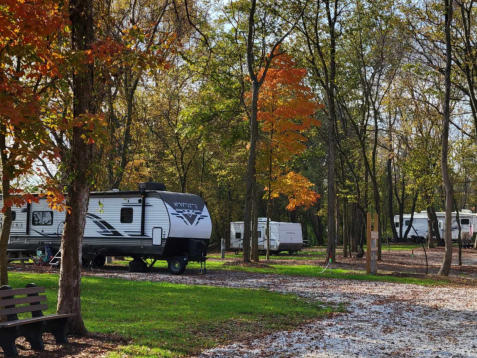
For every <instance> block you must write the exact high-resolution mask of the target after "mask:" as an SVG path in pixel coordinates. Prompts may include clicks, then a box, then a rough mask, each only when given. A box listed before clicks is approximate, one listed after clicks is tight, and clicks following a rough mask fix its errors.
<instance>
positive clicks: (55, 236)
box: [0, 183, 212, 274]
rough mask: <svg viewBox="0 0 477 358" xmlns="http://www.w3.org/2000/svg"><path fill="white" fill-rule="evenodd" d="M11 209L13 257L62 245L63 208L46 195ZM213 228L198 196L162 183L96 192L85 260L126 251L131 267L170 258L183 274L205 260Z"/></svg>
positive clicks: (86, 232)
mask: <svg viewBox="0 0 477 358" xmlns="http://www.w3.org/2000/svg"><path fill="white" fill-rule="evenodd" d="M157 188H159V189H162V190H157ZM0 204H1V200H0ZM12 210H13V214H12V216H13V223H12V229H11V234H10V239H9V242H8V253H9V256H10V257H15V256H19V255H20V254H21V255H22V256H24V255H28V254H30V255H35V254H36V252H37V250H38V249H44V248H45V247H48V248H49V250H50V251H52V252H53V251H54V252H57V251H58V250H59V248H60V242H61V235H62V232H63V224H64V220H65V213H64V212H58V211H54V210H52V209H51V208H50V207H49V206H48V203H47V201H46V199H44V198H40V199H39V201H38V203H35V202H33V203H29V204H26V205H23V206H22V207H13V208H12ZM211 232H212V222H211V219H210V215H209V212H208V210H207V207H206V205H205V203H204V201H203V200H202V198H200V197H199V196H197V195H193V194H184V193H173V192H169V191H165V188H164V186H163V185H162V186H161V185H159V184H158V183H145V184H142V185H140V190H138V191H106V192H93V193H91V194H90V200H89V206H88V212H87V214H86V225H85V230H84V237H83V246H82V253H83V263H84V264H89V263H91V264H92V265H94V266H97V267H99V266H102V265H104V263H105V258H106V256H128V257H132V258H133V261H131V262H130V264H129V268H130V270H131V271H144V270H146V268H147V265H146V263H145V262H144V260H145V259H152V260H167V261H168V265H169V271H170V272H172V273H175V274H181V273H182V272H184V270H185V267H186V265H187V263H188V262H189V261H199V262H204V261H205V260H206V254H207V247H208V244H209V239H210V235H211Z"/></svg>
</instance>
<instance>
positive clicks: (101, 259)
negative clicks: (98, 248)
mask: <svg viewBox="0 0 477 358" xmlns="http://www.w3.org/2000/svg"><path fill="white" fill-rule="evenodd" d="M105 263H106V256H104V255H96V256H95V257H94V258H93V260H92V261H91V264H92V265H93V267H96V268H99V267H103V266H104V264H105Z"/></svg>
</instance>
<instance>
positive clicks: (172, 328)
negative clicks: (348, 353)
mask: <svg viewBox="0 0 477 358" xmlns="http://www.w3.org/2000/svg"><path fill="white" fill-rule="evenodd" d="M29 282H34V283H36V284H37V285H39V286H43V287H45V288H46V294H47V298H48V306H49V310H48V313H51V312H54V311H55V307H56V295H57V288H58V275H57V274H38V273H18V272H11V273H10V285H11V286H12V287H24V286H25V285H26V284H27V283H29ZM82 311H83V318H84V321H85V324H86V327H87V328H88V330H89V331H91V332H97V333H105V334H112V335H115V336H121V337H124V338H126V339H128V340H129V341H130V343H129V344H128V345H126V346H121V347H119V348H118V351H116V352H111V353H110V354H109V357H112V358H116V357H142V358H145V357H180V356H185V355H190V354H196V353H198V352H199V351H200V350H202V349H206V348H211V347H214V346H217V345H220V344H226V343H229V342H232V341H237V340H243V339H247V338H252V337H253V338H255V337H258V336H261V335H265V334H268V333H271V332H274V331H278V330H288V329H293V328H296V327H297V326H299V325H301V324H304V323H306V322H309V321H311V320H314V319H318V318H321V317H325V316H328V315H330V314H333V312H336V311H343V307H335V308H332V307H329V306H324V305H323V304H321V303H319V302H313V301H307V300H305V299H302V298H299V297H298V296H296V295H293V294H279V293H275V292H270V291H266V290H256V289H243V288H225V287H214V286H202V285H184V284H172V283H164V282H150V281H130V280H122V279H111V278H100V277H83V279H82Z"/></svg>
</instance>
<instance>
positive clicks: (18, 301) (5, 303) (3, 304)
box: [0, 296, 46, 308]
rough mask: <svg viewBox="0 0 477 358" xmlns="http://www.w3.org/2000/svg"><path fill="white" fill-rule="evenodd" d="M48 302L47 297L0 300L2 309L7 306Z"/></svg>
mask: <svg viewBox="0 0 477 358" xmlns="http://www.w3.org/2000/svg"><path fill="white" fill-rule="evenodd" d="M42 301H46V296H28V297H19V298H8V299H3V300H0V308H1V307H6V306H13V305H20V304H22V303H35V302H42Z"/></svg>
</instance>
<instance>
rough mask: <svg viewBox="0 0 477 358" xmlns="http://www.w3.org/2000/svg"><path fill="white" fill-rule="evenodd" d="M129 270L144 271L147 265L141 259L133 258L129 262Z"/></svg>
mask: <svg viewBox="0 0 477 358" xmlns="http://www.w3.org/2000/svg"><path fill="white" fill-rule="evenodd" d="M129 271H130V272H146V271H147V265H146V263H145V262H144V261H143V260H141V259H134V260H132V261H131V262H130V263H129Z"/></svg>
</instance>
